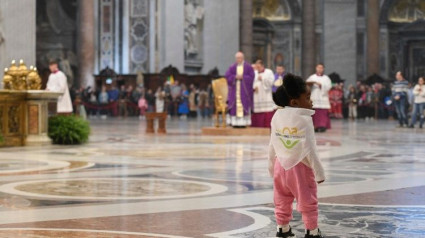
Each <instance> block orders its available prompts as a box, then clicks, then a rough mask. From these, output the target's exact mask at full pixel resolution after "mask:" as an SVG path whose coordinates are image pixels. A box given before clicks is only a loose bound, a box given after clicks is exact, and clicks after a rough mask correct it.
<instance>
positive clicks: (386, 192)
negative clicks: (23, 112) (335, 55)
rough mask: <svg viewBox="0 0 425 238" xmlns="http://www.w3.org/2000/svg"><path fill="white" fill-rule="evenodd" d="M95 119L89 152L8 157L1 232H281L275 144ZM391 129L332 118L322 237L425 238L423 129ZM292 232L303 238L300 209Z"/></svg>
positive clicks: (3, 162) (177, 125)
mask: <svg viewBox="0 0 425 238" xmlns="http://www.w3.org/2000/svg"><path fill="white" fill-rule="evenodd" d="M91 124H92V129H93V131H92V136H91V140H90V142H89V143H88V144H86V145H83V146H71V147H64V146H44V147H24V148H7V149H5V148H2V149H1V150H0V178H1V180H0V237H25V238H27V237H37V238H44V237H49V238H51V237H89V238H92V237H104V238H111V237H123V238H133V237H273V235H274V230H275V221H274V217H273V204H272V189H273V185H272V181H271V179H270V178H269V177H268V174H267V161H266V154H267V144H268V138H267V137H263V136H257V137H255V136H254V137H253V136H251V137H247V136H240V137H221V136H202V135H201V128H202V127H203V126H211V124H212V123H211V121H201V120H199V121H188V120H176V119H174V120H171V121H169V123H168V132H169V133H168V134H167V135H162V136H155V135H145V133H144V130H145V126H146V124H145V122H144V121H139V120H136V119H121V120H118V119H115V120H114V119H108V120H100V119H93V120H91ZM395 124H396V123H395V122H394V121H375V122H347V121H333V129H332V130H331V131H329V132H327V133H325V134H319V135H318V136H317V137H318V148H319V154H320V156H321V158H322V160H323V163H324V166H325V168H326V171H327V174H328V180H327V181H326V182H325V183H324V184H323V185H320V186H319V197H320V217H319V219H320V227H321V229H322V231H323V233H324V234H325V235H326V237H425V130H423V131H422V130H420V129H396V128H395ZM292 226H293V228H294V230H295V232H296V233H297V234H298V237H301V234H302V233H303V225H302V223H301V218H300V215H299V213H298V212H296V211H295V214H294V221H293V223H292Z"/></svg>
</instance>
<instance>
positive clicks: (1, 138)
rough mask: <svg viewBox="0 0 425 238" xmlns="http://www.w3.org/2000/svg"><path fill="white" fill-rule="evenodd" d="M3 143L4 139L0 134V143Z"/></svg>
mask: <svg viewBox="0 0 425 238" xmlns="http://www.w3.org/2000/svg"><path fill="white" fill-rule="evenodd" d="M3 142H4V137H3V135H2V134H1V133H0V143H3Z"/></svg>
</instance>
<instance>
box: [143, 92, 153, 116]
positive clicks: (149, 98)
mask: <svg viewBox="0 0 425 238" xmlns="http://www.w3.org/2000/svg"><path fill="white" fill-rule="evenodd" d="M145 99H146V102H147V104H148V109H147V111H146V112H154V111H155V95H154V94H153V92H152V89H148V91H147V92H146V95H145Z"/></svg>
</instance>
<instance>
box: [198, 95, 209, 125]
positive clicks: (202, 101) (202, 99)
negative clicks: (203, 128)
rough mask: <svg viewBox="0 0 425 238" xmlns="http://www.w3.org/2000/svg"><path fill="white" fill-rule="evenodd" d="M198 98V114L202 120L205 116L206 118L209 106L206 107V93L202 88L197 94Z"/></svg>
mask: <svg viewBox="0 0 425 238" xmlns="http://www.w3.org/2000/svg"><path fill="white" fill-rule="evenodd" d="M198 98H199V99H198V109H199V114H200V115H201V116H202V118H205V117H206V116H208V110H209V108H208V107H209V106H208V93H207V91H205V89H204V88H202V89H201V91H200V92H199V97H198Z"/></svg>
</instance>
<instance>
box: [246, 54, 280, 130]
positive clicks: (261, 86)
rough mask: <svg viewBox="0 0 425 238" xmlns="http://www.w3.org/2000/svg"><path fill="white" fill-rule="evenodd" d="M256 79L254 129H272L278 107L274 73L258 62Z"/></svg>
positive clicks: (254, 86) (261, 62) (254, 87)
mask: <svg viewBox="0 0 425 238" xmlns="http://www.w3.org/2000/svg"><path fill="white" fill-rule="evenodd" d="M256 69H257V71H256V77H255V79H254V85H253V89H254V107H253V114H252V119H251V121H252V127H265V128H270V123H271V120H272V118H273V114H274V110H275V108H276V105H275V104H274V102H273V85H274V81H275V76H274V74H273V71H272V70H270V69H266V68H265V66H264V63H263V61H262V60H257V62H256Z"/></svg>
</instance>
